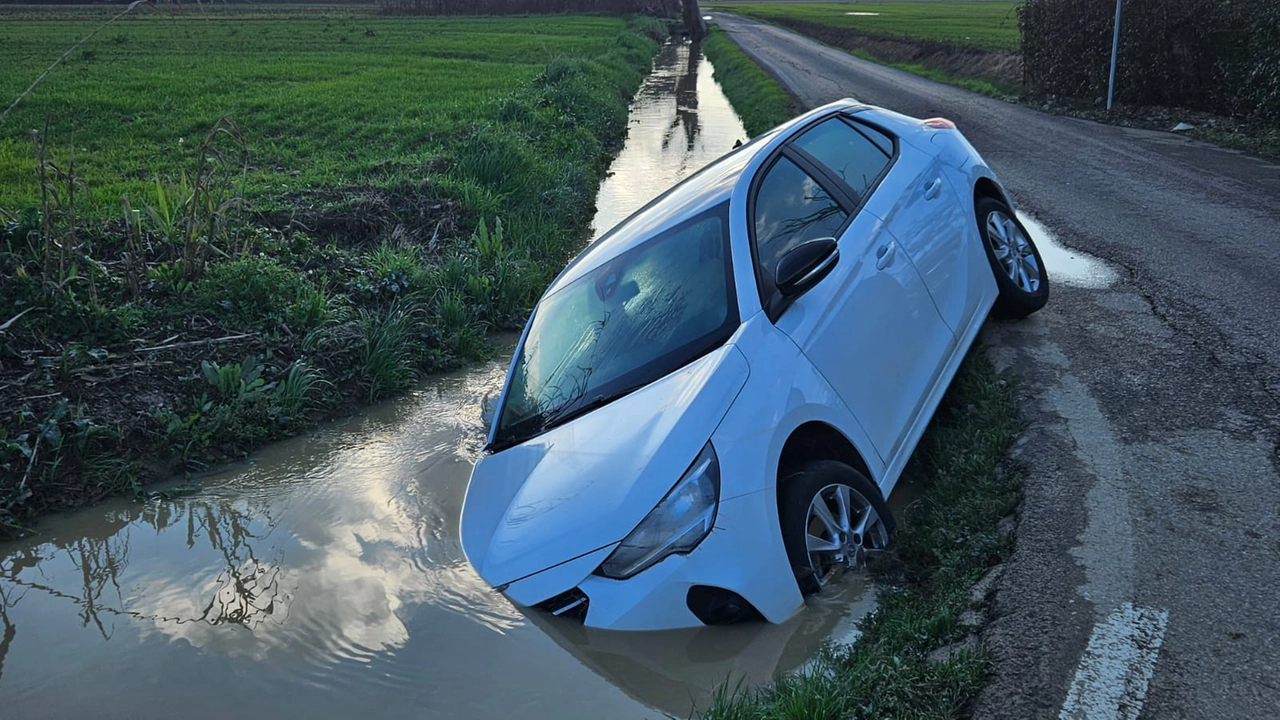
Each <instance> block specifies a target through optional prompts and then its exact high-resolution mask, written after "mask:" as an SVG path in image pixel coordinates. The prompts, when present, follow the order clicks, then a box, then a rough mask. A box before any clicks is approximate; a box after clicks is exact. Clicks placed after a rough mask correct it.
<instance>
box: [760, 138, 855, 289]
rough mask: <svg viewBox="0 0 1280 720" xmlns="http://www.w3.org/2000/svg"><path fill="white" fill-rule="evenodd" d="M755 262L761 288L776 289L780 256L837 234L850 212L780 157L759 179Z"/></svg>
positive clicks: (792, 163) (797, 167)
mask: <svg viewBox="0 0 1280 720" xmlns="http://www.w3.org/2000/svg"><path fill="white" fill-rule="evenodd" d="M754 214H755V218H754V221H755V244H756V263H757V264H758V265H759V273H758V275H759V277H760V280H761V285H762V287H761V290H762V294H763V295H764V296H765V297H768V296H769V295H771V294H772V293H773V288H774V270H775V268H777V266H778V260H779V259H781V258H782V256H783V255H785V254H786V253H787V251H788V250H790V249H792V248H794V247H795V246H797V245H799V244H800V243H802V242H805V241H807V240H815V239H817V238H823V237H835V236H836V233H837V232H838V231H839V230H840V227H841V226H842V225H844V222H845V220H847V219H848V217H849V214H848V213H847V212H845V210H844V208H842V207H841V206H840V204H839V203H838V202H836V200H835V199H834V198H832V197H831V195H830V194H829V193H828V192H827V191H826V189H825V188H823V187H822V185H820V184H819V183H818V181H817V180H815V179H813V177H812V176H810V175H809V174H808V173H806V172H805V171H804V170H802V169H800V166H798V165H796V164H795V163H794V162H792V161H791V160H788V159H787V158H785V157H782V158H779V159H778V161H777V162H776V163H774V165H773V167H772V168H770V169H769V172H768V174H766V175H765V177H764V179H763V180H762V181H761V182H760V187H759V190H758V191H757V194H756V201H755V208H754Z"/></svg>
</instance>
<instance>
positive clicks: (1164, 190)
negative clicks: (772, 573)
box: [708, 5, 1280, 720]
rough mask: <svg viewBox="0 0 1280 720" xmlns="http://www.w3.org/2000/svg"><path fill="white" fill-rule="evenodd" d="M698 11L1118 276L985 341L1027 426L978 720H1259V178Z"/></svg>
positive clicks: (1265, 456) (1269, 206)
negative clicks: (912, 134)
mask: <svg viewBox="0 0 1280 720" xmlns="http://www.w3.org/2000/svg"><path fill="white" fill-rule="evenodd" d="M708 9H709V10H710V11H711V12H712V14H713V17H714V21H715V22H717V23H719V24H720V26H721V27H723V28H724V29H725V30H726V31H727V32H728V33H729V35H730V36H731V37H732V38H733V39H734V40H735V41H736V42H737V43H738V44H739V45H741V46H742V47H743V48H744V49H745V50H746V51H747V53H748V54H749V55H750V56H751V57H752V58H753V59H755V60H756V61H757V62H759V63H760V64H761V65H762V66H764V67H765V68H766V69H767V70H768V71H769V72H771V73H772V74H773V75H774V76H775V77H776V78H778V79H779V80H780V81H781V82H782V83H783V84H784V85H785V86H786V87H787V88H788V89H789V90H790V91H791V92H792V93H793V94H794V95H795V96H796V97H797V98H798V99H799V100H800V102H801V103H802V104H803V105H804V106H805V107H806V108H808V107H814V106H817V105H821V104H823V103H826V102H829V101H831V100H835V99H838V98H842V97H849V96H852V97H855V98H858V99H859V100H862V101H865V102H869V103H873V104H877V105H883V106H886V107H889V108H893V109H895V110H898V111H900V112H904V113H907V114H909V115H915V116H918V117H932V116H944V117H947V118H950V119H952V120H954V121H955V122H956V123H957V124H958V125H959V126H960V128H961V129H962V130H963V131H964V132H965V134H966V135H967V136H968V137H969V139H970V140H971V141H972V142H973V144H974V145H975V146H976V147H977V148H978V150H979V151H980V152H982V154H983V155H984V156H985V157H986V158H987V160H988V162H989V163H990V164H991V165H992V166H993V167H994V168H995V170H996V172H997V173H999V175H1000V177H1001V179H1002V181H1003V182H1004V183H1005V185H1006V186H1007V187H1009V188H1010V189H1011V191H1012V192H1013V194H1014V198H1015V201H1016V202H1017V203H1018V204H1019V209H1020V210H1022V211H1024V212H1029V213H1031V214H1032V215H1034V216H1035V217H1037V218H1038V219H1039V220H1040V221H1041V222H1043V223H1044V224H1046V225H1047V226H1048V227H1049V228H1050V229H1051V230H1052V231H1053V232H1054V233H1055V234H1056V235H1057V236H1058V238H1059V239H1060V240H1061V241H1062V242H1063V243H1065V244H1066V245H1068V246H1070V247H1072V248H1077V249H1079V250H1083V251H1085V252H1088V253H1091V254H1094V255H1096V256H1099V257H1102V258H1104V259H1106V260H1107V261H1109V262H1110V263H1112V264H1113V265H1114V266H1115V267H1117V268H1118V269H1119V274H1120V278H1119V280H1118V282H1115V283H1113V284H1111V285H1110V286H1108V287H1072V286H1068V285H1065V284H1058V285H1057V286H1055V287H1053V288H1052V293H1051V298H1050V304H1049V307H1047V308H1046V309H1045V310H1044V311H1043V312H1041V313H1040V314H1038V315H1036V316H1034V317H1033V318H1031V319H1029V320H1027V321H1023V322H1017V323H991V324H990V325H989V327H988V328H987V329H986V330H985V331H984V340H983V342H984V343H985V344H986V346H987V347H988V350H989V353H990V355H991V356H992V358H993V359H994V360H995V362H996V363H997V365H998V366H1000V367H1002V368H1009V369H1010V370H1011V371H1013V372H1014V373H1015V374H1016V376H1017V377H1018V378H1019V388H1020V392H1021V393H1022V395H1023V396H1024V397H1023V400H1024V404H1025V407H1026V413H1027V419H1028V420H1029V421H1030V422H1031V426H1030V428H1029V429H1028V431H1027V433H1026V434H1025V435H1024V437H1023V438H1022V439H1020V441H1019V443H1020V444H1019V445H1018V447H1017V448H1015V451H1014V452H1015V456H1016V457H1017V458H1018V459H1019V460H1020V462H1022V463H1023V464H1025V466H1026V467H1027V469H1028V471H1029V473H1028V478H1027V482H1026V485H1025V488H1024V502H1023V505H1022V508H1021V510H1020V511H1019V518H1018V530H1017V533H1018V543H1017V550H1016V552H1015V554H1014V556H1013V558H1012V559H1011V561H1010V562H1009V563H1008V565H1007V569H1006V572H1005V574H1004V579H1003V581H1002V583H1001V586H1000V590H999V592H998V593H997V595H996V600H995V606H994V613H993V614H994V617H995V620H994V622H993V623H992V625H991V626H990V627H989V628H988V630H987V632H986V634H985V638H984V639H985V642H986V645H987V647H988V649H989V650H990V651H991V653H992V657H993V661H994V670H995V678H994V680H993V682H992V683H991V685H990V686H989V687H988V689H987V690H986V691H985V692H984V693H983V695H982V696H981V697H980V699H979V704H978V708H977V714H976V717H980V718H1009V719H1011V720H1028V719H1031V718H1076V717H1079V718H1086V717H1087V718H1101V717H1105V718H1112V717H1115V718H1138V717H1141V718H1161V719H1176V718H1197V719H1198V718H1224V719H1226V718H1230V719H1233V720H1234V719H1238V718H1274V717H1280V649H1278V648H1280V612H1278V610H1280V446H1278V445H1277V440H1278V439H1280V374H1278V372H1277V368H1278V367H1280V278H1277V272H1278V271H1280V165H1276V164H1273V163H1268V162H1264V161H1261V160H1257V159H1254V158H1250V157H1248V156H1244V155H1241V154H1239V153H1235V152H1231V151H1227V150H1223V149H1219V148H1216V147H1213V146H1209V145H1206V144H1203V143H1199V142H1196V141H1192V140H1189V139H1186V138H1183V137H1180V136H1175V135H1172V134H1168V133H1157V132H1149V131H1139V130H1132V129H1123V128H1118V127H1110V126H1105V125H1099V124H1095V123H1090V122H1086V121H1082V120H1075V119H1071V118H1065V117H1058V116H1054V115H1047V114H1044V113H1041V112H1038V111H1035V110H1032V109H1029V108H1026V107H1022V106H1018V105H1013V104H1009V103H1005V102H1001V101H999V100H995V99H992V98H987V97H984V96H980V95H976V94H973V93H970V92H967V91H964V90H961V89H958V88H954V87H950V86H947V85H941V84H938V83H934V82H931V81H928V80H925V79H923V78H920V77H917V76H914V75H911V74H908V73H905V72H902V71H899V70H895V69H892V68H886V67H882V66H879V65H876V64H874V63H870V62H867V61H864V60H860V59H858V58H855V57H853V56H850V55H848V54H846V53H844V52H841V51H839V50H835V49H832V48H829V47H826V46H824V45H821V44H819V43H816V42H814V41H812V40H809V39H806V38H804V37H801V36H799V35H796V34H794V33H790V32H787V31H785V30H782V29H780V28H776V27H772V26H769V25H764V24H761V23H757V22H754V21H750V20H746V19H742V18H737V17H733V16H730V15H725V14H722V13H718V12H715V11H714V7H713V6H711V5H708Z"/></svg>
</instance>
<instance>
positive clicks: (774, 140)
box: [539, 98, 866, 302]
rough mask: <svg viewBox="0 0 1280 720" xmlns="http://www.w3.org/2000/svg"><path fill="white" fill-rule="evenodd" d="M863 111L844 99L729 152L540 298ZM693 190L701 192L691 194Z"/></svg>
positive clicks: (609, 235) (718, 199) (607, 238)
mask: <svg viewBox="0 0 1280 720" xmlns="http://www.w3.org/2000/svg"><path fill="white" fill-rule="evenodd" d="M863 107H866V106H864V105H862V104H861V103H858V102H857V101H855V100H853V99H849V98H846V99H844V100H838V101H836V102H832V103H828V104H826V105H823V106H822V107H818V108H814V109H813V110H810V111H809V112H806V113H804V114H802V115H799V116H797V117H795V118H793V119H791V120H789V121H787V122H785V123H783V124H781V125H779V126H777V127H775V128H772V129H770V130H768V131H767V132H764V133H762V134H760V135H758V136H756V137H755V138H752V139H751V140H750V141H748V142H747V143H745V144H743V145H741V146H740V147H737V148H734V149H733V150H730V151H729V152H728V153H725V154H724V155H722V156H720V157H719V158H717V159H715V160H714V161H712V162H711V163H709V164H708V165H707V166H706V167H703V168H702V169H700V170H698V171H697V172H695V173H693V174H692V175H690V176H689V177H687V178H685V179H684V180H681V181H680V182H678V183H676V184H675V185H673V186H671V187H670V188H668V189H667V190H665V191H664V192H663V193H662V194H661V195H659V196H658V197H656V198H654V199H653V200H650V201H649V202H648V203H646V204H645V205H644V206H643V207H641V208H640V209H639V210H636V211H635V212H633V213H631V214H630V215H628V216H627V217H626V219H624V220H622V221H621V222H619V223H618V224H617V225H615V226H614V227H612V228H610V229H609V230H608V231H607V232H605V233H604V234H603V235H601V236H600V237H599V238H598V239H597V240H595V241H594V242H592V243H591V244H590V245H588V246H587V247H586V248H585V249H584V250H583V251H582V252H581V253H580V254H579V255H578V256H577V257H575V258H574V259H573V260H572V261H571V262H570V263H569V264H568V265H567V266H565V268H564V269H563V270H561V271H560V273H559V274H557V275H556V278H555V279H554V280H552V281H551V283H550V284H549V285H548V286H547V289H546V290H545V291H544V292H543V295H542V297H546V296H547V295H550V294H552V293H554V292H555V291H557V290H559V289H560V288H562V287H564V286H565V285H567V284H569V283H571V282H573V280H574V279H576V278H577V277H579V276H581V275H583V274H586V273H588V272H590V271H591V270H594V269H595V268H597V267H599V266H601V265H603V264H605V263H607V262H609V261H610V260H612V259H614V258H616V257H618V256H619V255H621V254H623V253H625V252H626V251H628V250H630V249H631V248H633V247H635V246H636V245H638V244H639V243H641V242H643V241H644V240H645V239H646V238H648V237H652V236H653V235H654V234H656V233H659V232H662V231H663V230H665V229H667V228H670V227H672V226H674V225H677V224H679V223H681V222H683V221H685V220H687V219H688V218H691V217H693V216H695V215H697V214H699V213H701V212H704V211H706V210H707V209H709V208H711V207H712V206H714V205H717V204H719V203H722V202H727V201H728V200H729V199H730V198H731V197H732V196H733V194H734V190H735V188H736V187H737V185H738V182H739V181H740V180H741V179H742V174H743V172H744V171H745V170H746V169H748V168H750V167H752V166H753V164H754V162H753V161H755V160H756V159H757V158H760V157H765V156H768V155H769V154H770V153H772V152H773V151H774V150H775V149H776V148H777V147H778V146H780V145H782V144H783V143H785V142H787V140H789V139H790V138H791V137H792V136H793V135H794V134H795V131H796V130H798V129H799V128H801V127H804V126H806V125H809V124H810V123H811V122H812V121H814V120H816V119H818V118H821V117H826V116H828V115H831V114H833V113H836V112H847V111H850V110H857V109H859V108H863ZM698 190H701V192H696V191H698ZM686 193H691V194H692V197H688V198H684V199H683V201H681V198H680V195H681V194H686ZM539 302H541V299H540V300H539Z"/></svg>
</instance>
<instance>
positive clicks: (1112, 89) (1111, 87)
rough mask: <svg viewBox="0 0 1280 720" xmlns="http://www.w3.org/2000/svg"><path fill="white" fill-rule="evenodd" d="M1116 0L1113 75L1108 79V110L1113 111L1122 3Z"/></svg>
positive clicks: (1112, 50) (1112, 45)
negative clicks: (1112, 102)
mask: <svg viewBox="0 0 1280 720" xmlns="http://www.w3.org/2000/svg"><path fill="white" fill-rule="evenodd" d="M1122 2H1123V0H1116V30H1115V34H1114V35H1112V36H1111V77H1110V79H1108V80H1107V112H1111V99H1112V98H1113V97H1115V94H1116V56H1117V55H1119V53H1120V4H1121V3H1122Z"/></svg>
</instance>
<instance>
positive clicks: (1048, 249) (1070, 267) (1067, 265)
mask: <svg viewBox="0 0 1280 720" xmlns="http://www.w3.org/2000/svg"><path fill="white" fill-rule="evenodd" d="M1018 219H1019V220H1021V221H1022V225H1023V226H1024V227H1025V228H1026V229H1027V232H1028V233H1029V234H1030V235H1031V239H1032V241H1034V242H1035V244H1036V249H1037V250H1039V251H1040V256H1041V257H1042V258H1044V265H1045V267H1046V268H1047V269H1048V270H1049V279H1050V281H1052V282H1059V283H1062V284H1063V285H1071V286H1072V287H1081V288H1105V287H1109V286H1111V285H1114V284H1115V283H1116V281H1118V280H1119V279H1120V273H1119V272H1117V271H1116V269H1115V268H1114V267H1112V266H1111V265H1108V264H1107V263H1106V262H1105V261H1103V260H1101V259H1099V258H1096V257H1094V256H1092V255H1089V254H1087V253H1084V252H1082V251H1080V250H1072V249H1071V248H1068V247H1066V246H1065V245H1063V244H1062V243H1060V242H1058V238H1056V237H1054V235H1053V233H1051V232H1049V229H1048V228H1046V227H1045V226H1044V225H1042V224H1041V223H1040V222H1039V221H1038V220H1036V219H1035V218H1033V217H1031V216H1030V215H1025V214H1023V213H1018Z"/></svg>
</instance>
